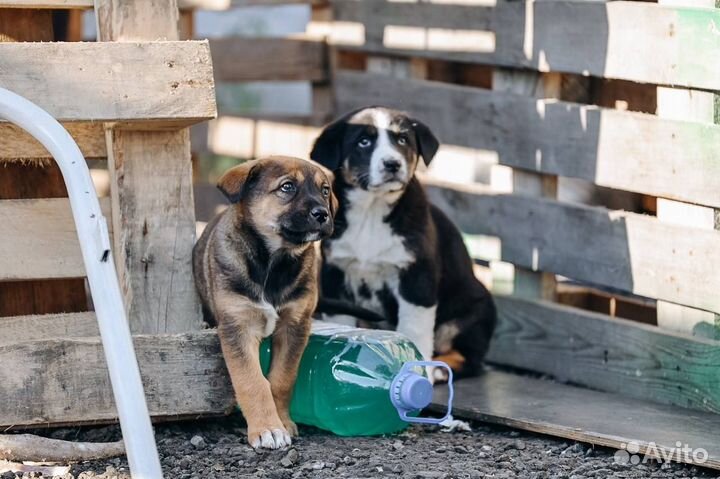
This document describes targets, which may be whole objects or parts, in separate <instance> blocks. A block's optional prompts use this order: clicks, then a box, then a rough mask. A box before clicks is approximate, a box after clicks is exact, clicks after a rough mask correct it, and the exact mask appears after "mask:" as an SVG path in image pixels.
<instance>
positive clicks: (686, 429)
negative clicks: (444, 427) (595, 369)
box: [433, 371, 720, 469]
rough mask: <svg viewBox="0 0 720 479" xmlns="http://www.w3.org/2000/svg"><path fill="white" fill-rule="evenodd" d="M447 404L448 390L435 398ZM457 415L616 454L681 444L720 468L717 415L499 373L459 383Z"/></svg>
mask: <svg viewBox="0 0 720 479" xmlns="http://www.w3.org/2000/svg"><path fill="white" fill-rule="evenodd" d="M446 401H447V390H446V388H443V389H441V390H440V391H439V392H438V393H436V395H435V398H434V401H433V402H434V405H433V408H434V409H437V410H438V411H442V410H444V408H445V406H444V405H443V403H445V404H446ZM453 414H454V415H455V416H456V417H462V418H470V419H476V420H479V421H484V422H490V423H494V424H501V425H503V426H509V427H514V428H518V429H524V430H526V431H532V432H537V433H540V434H549V435H553V436H559V437H564V438H567V439H571V440H573V441H580V442H586V443H589V444H593V445H598V446H606V447H610V448H615V449H621V448H622V447H623V446H624V445H627V444H629V443H631V442H635V443H637V445H638V446H639V449H640V451H641V454H645V453H648V454H650V453H651V452H652V451H657V452H658V453H659V454H657V455H658V456H659V455H660V454H670V453H671V452H672V451H673V450H676V448H677V446H676V443H677V441H680V442H681V443H682V444H683V445H685V444H687V445H688V446H689V447H690V448H692V449H694V450H698V449H700V448H703V449H705V450H706V451H707V453H708V454H707V461H705V462H704V463H703V464H702V466H704V467H711V468H713V469H720V447H718V442H717V431H718V428H720V416H717V415H715V414H710V413H702V412H694V411H688V410H684V409H679V408H677V407H671V406H661V405H654V404H650V403H648V402H646V401H639V400H637V399H629V398H625V397H621V396H619V395H615V394H608V393H603V392H598V391H591V390H588V389H582V388H577V387H572V386H566V385H562V384H558V383H555V382H552V381H545V380H539V379H532V378H528V377H523V376H516V375H512V374H506V373H501V372H497V371H489V372H487V373H485V374H484V375H482V376H480V377H478V378H474V379H464V380H462V381H458V382H456V383H455V404H454V408H453ZM653 444H654V445H655V448H651V445H653ZM676 456H678V457H679V459H680V461H679V462H687V463H694V462H696V461H695V460H694V459H693V456H692V454H688V455H687V456H689V457H686V454H683V453H676ZM684 459H686V460H684ZM609 460H610V461H612V459H609Z"/></svg>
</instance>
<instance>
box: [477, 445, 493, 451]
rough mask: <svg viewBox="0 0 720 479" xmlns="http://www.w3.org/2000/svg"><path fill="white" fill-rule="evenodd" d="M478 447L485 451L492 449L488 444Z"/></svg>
mask: <svg viewBox="0 0 720 479" xmlns="http://www.w3.org/2000/svg"><path fill="white" fill-rule="evenodd" d="M480 449H482V450H483V451H485V452H490V451H492V447H490V446H488V445H485V446H483V447H481V448H480Z"/></svg>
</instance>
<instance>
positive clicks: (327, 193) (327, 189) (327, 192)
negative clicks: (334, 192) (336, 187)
mask: <svg viewBox="0 0 720 479" xmlns="http://www.w3.org/2000/svg"><path fill="white" fill-rule="evenodd" d="M321 191H322V195H323V196H324V197H325V198H327V197H328V196H330V187H329V186H327V185H325V186H323V187H322V190H321Z"/></svg>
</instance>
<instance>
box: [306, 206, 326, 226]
mask: <svg viewBox="0 0 720 479" xmlns="http://www.w3.org/2000/svg"><path fill="white" fill-rule="evenodd" d="M310 218H312V220H313V221H315V223H317V224H318V226H322V225H324V224H325V223H327V222H328V220H329V219H330V212H329V211H328V209H327V208H325V207H324V206H316V207H315V208H313V209H312V210H310Z"/></svg>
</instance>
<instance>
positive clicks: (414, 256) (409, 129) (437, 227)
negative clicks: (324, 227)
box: [310, 107, 496, 376]
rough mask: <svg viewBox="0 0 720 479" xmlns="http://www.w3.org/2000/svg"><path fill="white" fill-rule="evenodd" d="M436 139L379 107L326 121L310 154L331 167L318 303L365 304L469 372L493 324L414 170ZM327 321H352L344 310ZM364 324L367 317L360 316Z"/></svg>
mask: <svg viewBox="0 0 720 479" xmlns="http://www.w3.org/2000/svg"><path fill="white" fill-rule="evenodd" d="M438 147H439V143H438V140H437V139H436V138H435V136H434V135H433V133H432V132H431V131H430V129H429V128H428V127H427V126H426V125H424V124H423V123H421V122H419V121H417V120H414V119H412V118H410V117H408V116H407V115H406V114H404V113H401V112H398V111H394V110H390V109H387V108H382V107H369V108H363V109H361V110H358V111H354V112H352V113H349V114H347V115H345V116H344V117H342V118H340V119H339V120H337V121H335V122H334V123H332V124H330V125H329V126H327V127H326V128H325V129H324V130H323V132H322V133H321V135H320V136H319V137H318V139H317V140H316V142H315V145H314V147H313V150H312V153H311V155H310V156H311V158H312V159H313V160H315V161H316V162H318V163H320V164H322V165H323V166H325V167H327V168H329V169H330V170H333V171H334V172H335V182H334V186H333V190H334V192H335V194H336V195H337V197H338V199H339V201H340V207H339V209H338V211H337V213H336V216H335V231H334V233H333V235H332V236H331V237H330V238H328V239H326V240H324V241H323V243H322V250H323V260H324V261H323V268H322V282H321V297H322V299H321V302H320V307H319V310H320V312H323V305H326V306H327V305H328V304H330V305H332V306H334V307H330V308H327V310H326V312H332V313H337V312H338V310H342V308H338V307H337V305H338V303H339V302H343V301H344V302H347V303H350V304H352V305H353V306H355V307H358V306H360V307H362V308H366V309H368V310H370V311H372V312H374V313H377V314H378V315H380V316H382V317H384V318H385V320H386V321H385V322H383V323H382V324H380V325H379V327H383V328H386V329H396V330H397V331H399V332H401V333H403V334H405V335H406V336H407V337H409V338H410V339H411V340H412V341H413V342H414V343H415V344H416V345H417V346H418V348H419V349H420V352H421V353H422V354H423V356H424V357H425V358H426V359H430V358H431V357H433V355H435V356H436V359H440V360H443V361H445V362H447V363H448V364H449V365H450V366H451V367H452V368H453V370H454V371H455V372H456V373H457V374H459V375H460V376H467V375H473V374H477V373H478V372H479V370H480V368H481V366H482V361H483V358H484V356H485V353H486V351H487V348H488V344H489V341H490V338H491V336H492V333H493V330H494V328H495V323H496V312H495V305H494V303H493V300H492V297H491V296H490V293H489V292H488V290H487V289H486V288H485V287H484V286H483V285H482V284H481V283H480V282H479V281H478V280H477V279H476V278H475V275H474V274H473V267H472V261H471V259H470V256H469V255H468V252H467V250H466V248H465V244H464V243H463V240H462V237H461V235H460V232H459V231H458V229H457V228H456V227H455V226H454V225H453V224H452V222H451V221H450V220H449V219H448V218H447V216H445V214H443V213H442V212H441V211H440V210H439V209H438V208H437V207H435V206H434V205H432V204H430V203H429V202H428V200H427V198H426V196H425V192H424V190H423V187H422V186H421V184H420V182H419V181H418V179H417V178H416V177H415V170H416V167H417V165H418V162H419V161H420V158H422V160H423V161H424V162H425V164H429V163H430V161H431V160H432V159H433V157H434V156H435V153H436V152H437V150H438ZM333 320H334V321H338V320H340V321H341V322H344V323H346V324H347V323H350V324H355V322H356V320H355V318H353V317H347V316H346V317H343V318H338V317H334V318H333ZM363 325H365V326H368V325H367V324H363Z"/></svg>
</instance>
